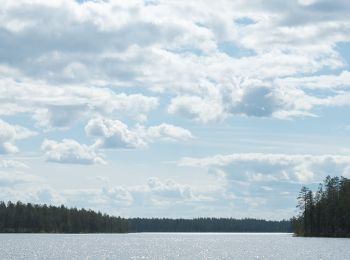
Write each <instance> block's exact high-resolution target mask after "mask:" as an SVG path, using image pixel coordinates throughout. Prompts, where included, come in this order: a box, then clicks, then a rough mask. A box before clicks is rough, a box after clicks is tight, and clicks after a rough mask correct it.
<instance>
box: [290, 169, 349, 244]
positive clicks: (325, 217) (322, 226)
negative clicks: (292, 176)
mask: <svg viewBox="0 0 350 260" xmlns="http://www.w3.org/2000/svg"><path fill="white" fill-rule="evenodd" d="M297 207H298V208H299V215H298V216H297V217H294V218H292V220H291V223H292V227H293V231H294V233H295V234H296V235H297V236H320V237H323V236H324V237H350V179H347V178H344V177H340V178H339V177H330V176H327V177H326V179H325V180H324V183H323V184H320V185H319V187H318V190H317V191H316V192H312V191H311V190H310V189H309V188H307V187H302V188H301V191H300V193H299V196H298V205H297Z"/></svg>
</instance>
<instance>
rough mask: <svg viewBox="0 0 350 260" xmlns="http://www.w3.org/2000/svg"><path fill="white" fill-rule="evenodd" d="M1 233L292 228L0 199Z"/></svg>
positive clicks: (286, 224) (282, 224)
mask: <svg viewBox="0 0 350 260" xmlns="http://www.w3.org/2000/svg"><path fill="white" fill-rule="evenodd" d="M0 232H1V233H125V232H291V224H290V221H287V220H282V221H267V220H261V219H248V218H247V219H234V218H196V219H170V218H129V219H126V218H121V217H113V216H109V215H106V214H102V213H100V212H94V211H92V210H85V209H76V208H67V207H65V206H63V205H62V206H60V207H56V206H47V205H37V204H31V203H27V204H24V203H21V202H17V203H12V202H8V203H4V202H0Z"/></svg>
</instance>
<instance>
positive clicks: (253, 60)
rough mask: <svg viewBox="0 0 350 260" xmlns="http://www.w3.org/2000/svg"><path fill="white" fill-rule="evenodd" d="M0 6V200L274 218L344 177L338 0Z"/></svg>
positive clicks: (344, 49)
mask: <svg viewBox="0 0 350 260" xmlns="http://www.w3.org/2000/svg"><path fill="white" fill-rule="evenodd" d="M0 4H1V6H2V9H1V11H0V195H1V197H0V199H1V200H22V201H27V202H35V203H48V204H62V203H63V204H65V205H68V206H75V207H85V208H92V209H95V210H101V211H103V212H106V213H111V214H115V215H121V216H125V217H129V216H140V217H185V218H190V217H199V216H204V217H206V216H215V217H238V218H241V217H259V218H268V219H282V218H289V217H291V216H293V215H294V214H296V211H295V205H296V196H297V194H298V191H299V190H300V187H301V186H302V185H307V186H309V187H317V184H318V183H319V182H321V181H322V180H323V178H324V177H325V176H326V175H328V174H329V175H332V176H335V175H337V176H341V175H342V176H346V177H350V148H349V147H350V138H349V133H350V118H349V114H350V92H349V89H350V68H349V64H350V37H349V35H350V19H349V17H348V13H349V11H350V4H349V3H348V1H345V0H336V1H326V0H298V1H296V0H292V1H288V2H287V3H286V1H277V0H271V1H262V0H253V1H249V3H247V1H243V0H236V1H231V0H220V1H216V2H215V5H214V4H213V3H212V1H206V0H204V1H182V0H178V1H162V0H155V1H142V0H131V1H73V0H58V1H43V0H35V1H29V0H28V1H27V0H21V1H9V0H3V1H0Z"/></svg>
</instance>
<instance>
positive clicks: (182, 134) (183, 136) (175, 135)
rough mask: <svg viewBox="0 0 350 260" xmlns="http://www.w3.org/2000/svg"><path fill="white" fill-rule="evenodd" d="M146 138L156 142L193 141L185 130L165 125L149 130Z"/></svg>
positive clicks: (152, 127)
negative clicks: (159, 140)
mask: <svg viewBox="0 0 350 260" xmlns="http://www.w3.org/2000/svg"><path fill="white" fill-rule="evenodd" d="M146 138H149V139H155V140H158V139H163V140H165V141H167V140H169V141H185V140H189V139H192V138H193V136H192V133H191V132H190V131H189V130H187V129H185V128H182V127H178V126H174V125H170V124H165V123H163V124H160V125H156V126H151V127H149V128H147V130H146Z"/></svg>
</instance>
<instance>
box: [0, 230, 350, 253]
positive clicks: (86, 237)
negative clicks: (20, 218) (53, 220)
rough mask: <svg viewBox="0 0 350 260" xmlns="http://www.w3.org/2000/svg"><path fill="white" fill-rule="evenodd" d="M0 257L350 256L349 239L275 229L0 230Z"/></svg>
mask: <svg viewBox="0 0 350 260" xmlns="http://www.w3.org/2000/svg"><path fill="white" fill-rule="evenodd" d="M0 259H122V260H124V259H167V260H168V259H196V260H197V259H298V260H302V259H350V239H346V238H298V237H293V236H292V234H271V233H263V234H261V233H260V234H257V233H138V234H77V235H68V234H0Z"/></svg>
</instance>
